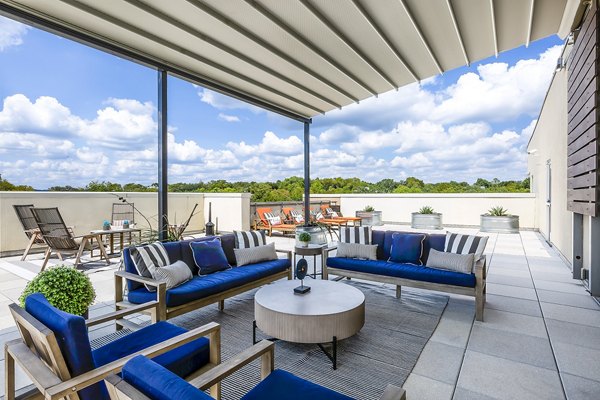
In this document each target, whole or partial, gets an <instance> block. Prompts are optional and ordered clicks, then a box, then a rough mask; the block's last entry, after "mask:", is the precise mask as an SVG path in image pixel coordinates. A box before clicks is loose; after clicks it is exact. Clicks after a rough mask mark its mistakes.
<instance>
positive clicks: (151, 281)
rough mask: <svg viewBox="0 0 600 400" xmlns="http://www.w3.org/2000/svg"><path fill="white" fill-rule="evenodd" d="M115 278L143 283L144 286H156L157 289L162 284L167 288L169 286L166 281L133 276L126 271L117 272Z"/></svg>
mask: <svg viewBox="0 0 600 400" xmlns="http://www.w3.org/2000/svg"><path fill="white" fill-rule="evenodd" d="M115 277H121V278H125V280H129V281H135V282H139V283H143V284H144V285H148V286H154V287H156V288H158V287H159V286H160V285H161V284H163V285H165V286H166V285H167V282H166V281H159V280H157V279H152V278H146V277H145V276H139V275H136V274H132V273H131V272H125V271H115Z"/></svg>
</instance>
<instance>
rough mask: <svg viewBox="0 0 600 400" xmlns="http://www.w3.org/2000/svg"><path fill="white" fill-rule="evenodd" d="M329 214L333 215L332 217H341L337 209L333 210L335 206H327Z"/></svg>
mask: <svg viewBox="0 0 600 400" xmlns="http://www.w3.org/2000/svg"><path fill="white" fill-rule="evenodd" d="M326 211H327V214H329V215H331V218H337V217H339V214H338V213H337V212H335V211H333V208H327V210H326Z"/></svg>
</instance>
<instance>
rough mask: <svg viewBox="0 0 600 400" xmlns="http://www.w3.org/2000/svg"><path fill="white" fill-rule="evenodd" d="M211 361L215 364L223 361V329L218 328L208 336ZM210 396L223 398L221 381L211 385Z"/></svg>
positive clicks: (219, 399) (218, 399)
mask: <svg viewBox="0 0 600 400" xmlns="http://www.w3.org/2000/svg"><path fill="white" fill-rule="evenodd" d="M208 341H209V361H210V362H211V363H213V364H215V365H219V364H220V363H221V330H220V329H217V330H215V331H213V332H212V333H211V334H210V335H209V336H208ZM210 396H211V397H213V398H215V399H217V400H221V382H220V381H219V382H217V383H216V384H215V385H213V386H211V387H210Z"/></svg>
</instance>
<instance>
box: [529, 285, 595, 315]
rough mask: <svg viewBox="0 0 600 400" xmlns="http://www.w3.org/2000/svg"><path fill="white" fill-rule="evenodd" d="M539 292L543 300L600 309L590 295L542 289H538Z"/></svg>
mask: <svg viewBox="0 0 600 400" xmlns="http://www.w3.org/2000/svg"><path fill="white" fill-rule="evenodd" d="M537 294H538V297H539V299H540V301H541V302H546V303H554V304H562V305H565V306H573V307H581V308H587V309H590V310H600V307H599V306H598V303H596V302H595V301H594V299H593V298H592V296H589V295H583V294H572V293H562V292H553V291H550V290H542V289H539V290H537Z"/></svg>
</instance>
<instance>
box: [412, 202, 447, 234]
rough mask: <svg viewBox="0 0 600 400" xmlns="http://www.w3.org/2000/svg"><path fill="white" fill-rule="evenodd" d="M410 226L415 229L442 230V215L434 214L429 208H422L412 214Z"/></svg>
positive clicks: (431, 208)
mask: <svg viewBox="0 0 600 400" xmlns="http://www.w3.org/2000/svg"><path fill="white" fill-rule="evenodd" d="M410 226H411V227H412V228H416V229H442V228H443V226H442V214H441V213H437V212H435V210H434V209H433V207H431V206H423V207H421V209H420V210H419V211H417V212H414V213H412V218H411V224H410Z"/></svg>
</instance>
